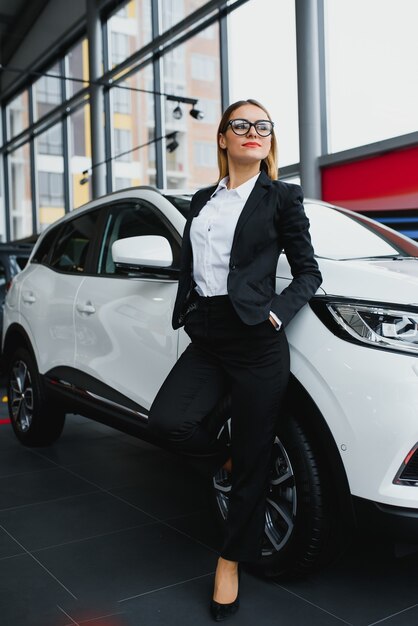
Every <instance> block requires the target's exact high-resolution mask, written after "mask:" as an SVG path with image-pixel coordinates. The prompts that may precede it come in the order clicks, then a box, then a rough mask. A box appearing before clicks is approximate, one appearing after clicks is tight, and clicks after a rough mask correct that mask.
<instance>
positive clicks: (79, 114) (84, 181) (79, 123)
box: [69, 104, 91, 209]
mask: <svg viewBox="0 0 418 626" xmlns="http://www.w3.org/2000/svg"><path fill="white" fill-rule="evenodd" d="M69 127H70V133H69V135H70V136H69V144H70V150H69V152H70V189H71V195H72V202H71V208H74V209H76V208H77V207H79V206H81V205H82V204H85V203H86V202H88V201H89V200H91V178H90V177H91V174H90V173H89V174H87V175H85V174H83V172H85V171H86V170H89V168H90V167H91V141H90V136H91V135H90V105H88V104H85V105H84V106H82V107H80V108H79V109H77V111H75V112H74V113H73V114H72V115H70V124H69Z"/></svg>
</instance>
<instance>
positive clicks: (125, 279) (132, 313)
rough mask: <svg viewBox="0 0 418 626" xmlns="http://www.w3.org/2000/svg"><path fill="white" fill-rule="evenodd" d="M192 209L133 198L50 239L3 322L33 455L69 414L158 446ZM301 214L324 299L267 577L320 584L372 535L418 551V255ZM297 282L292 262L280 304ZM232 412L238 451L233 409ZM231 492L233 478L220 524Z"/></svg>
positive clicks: (282, 268) (185, 201)
mask: <svg viewBox="0 0 418 626" xmlns="http://www.w3.org/2000/svg"><path fill="white" fill-rule="evenodd" d="M189 201H190V198H189V197H187V196H180V195H178V196H174V195H165V196H164V195H162V194H161V193H160V192H158V191H156V190H155V189H152V188H147V187H138V188H134V189H128V190H125V191H121V192H117V193H114V194H111V195H109V196H107V197H104V198H101V199H99V200H96V201H93V202H91V203H89V204H88V205H86V206H85V207H83V208H81V209H77V210H76V211H74V212H72V213H70V214H68V215H66V216H65V217H64V218H62V219H61V220H59V221H58V222H56V223H55V224H53V225H52V226H51V227H50V228H48V229H47V231H46V232H45V233H44V234H43V235H42V236H41V237H40V239H39V241H38V243H37V245H36V247H35V249H34V251H33V253H32V256H31V258H30V261H29V263H28V265H27V267H26V268H25V270H24V271H23V272H22V273H20V274H19V275H18V276H17V277H16V278H15V279H14V280H13V283H12V287H11V289H10V290H9V292H8V294H7V299H6V306H5V315H4V334H3V337H4V340H3V347H4V352H5V355H6V359H7V363H8V366H7V369H8V378H9V381H8V397H9V410H10V417H11V421H12V426H13V429H14V431H15V433H16V435H17V437H18V439H19V440H20V441H21V442H22V443H23V444H25V445H29V446H42V445H47V444H50V443H52V442H53V441H55V440H56V439H57V438H58V437H59V435H60V433H61V431H62V428H63V425H64V419H65V413H66V412H68V413H80V414H82V415H85V416H87V417H90V418H93V419H96V420H99V421H101V422H104V423H106V424H109V425H111V426H114V427H115V428H118V429H120V430H123V431H125V432H127V433H130V434H132V435H135V436H138V437H142V438H147V439H150V434H149V433H148V432H147V414H148V411H149V408H150V406H151V403H152V401H153V399H154V397H155V395H156V393H157V391H158V389H159V387H160V385H161V384H162V382H163V380H164V378H165V376H166V375H167V374H168V372H169V371H170V369H171V368H172V366H173V364H174V363H175V361H176V359H177V358H178V357H179V355H180V354H181V352H182V351H183V350H184V348H185V347H186V345H187V343H188V337H187V335H186V334H185V333H184V331H183V330H182V329H180V330H173V329H172V327H171V316H172V309H173V304H174V299H175V295H176V291H177V274H178V267H179V255H180V246H181V235H182V232H183V228H184V224H185V217H184V216H185V214H186V213H187V209H188V205H189ZM305 208H306V212H307V214H308V217H309V219H310V222H311V234H312V239H313V244H314V248H315V251H316V254H317V256H318V261H319V263H320V269H321V272H322V275H323V284H322V287H321V289H320V290H319V291H318V293H317V294H316V296H315V297H314V298H313V300H312V301H311V303H310V304H309V305H306V306H305V307H304V308H303V309H302V310H301V311H300V312H299V313H298V315H297V316H296V317H295V318H294V320H293V321H292V322H291V324H289V326H288V327H287V328H286V333H287V336H288V339H289V344H290V349H291V370H292V375H291V381H290V384H289V388H288V392H287V396H286V399H285V402H284V407H283V411H282V412H281V415H280V416H279V419H278V424H277V437H276V441H275V448H274V450H275V453H274V461H275V462H274V466H273V469H272V474H271V481H270V491H269V494H268V500H267V509H266V526H265V539H264V546H263V556H262V558H261V560H260V562H259V564H258V567H259V569H260V571H262V572H263V573H265V574H271V575H278V574H283V573H286V574H289V573H295V572H303V571H307V570H309V568H312V567H313V566H314V565H316V564H318V563H320V562H321V561H322V558H323V557H324V555H325V554H327V552H329V547H330V546H333V549H335V545H336V541H335V540H336V539H338V538H339V537H341V536H344V533H345V530H346V526H347V525H351V524H353V523H358V522H361V521H363V520H367V521H368V524H369V525H370V524H371V525H372V527H373V529H374V531H377V530H379V529H381V528H383V529H384V530H385V532H387V531H389V532H392V533H395V535H396V534H398V535H399V534H401V536H402V538H403V539H405V538H406V537H407V536H408V537H409V538H411V537H412V538H414V539H415V538H416V537H418V358H417V357H418V244H417V243H415V242H414V241H412V240H410V239H407V238H406V237H403V236H402V235H399V234H397V233H395V232H394V231H392V230H390V229H388V228H386V227H384V226H381V225H380V224H377V223H376V222H373V221H372V220H369V219H367V218H364V217H362V216H359V215H356V214H353V213H350V212H348V211H345V210H343V209H337V208H335V207H331V206H328V205H326V204H324V203H320V202H314V201H307V202H306V203H305ZM116 242H117V243H116ZM290 280H291V274H290V270H289V266H288V264H287V261H286V257H285V256H284V255H282V257H281V260H280V262H279V264H278V268H277V291H278V292H280V291H281V290H282V289H283V288H284V287H285V286H286V285H287V284H288V283H289V281H290ZM220 411H221V412H223V420H224V421H225V426H224V427H222V431H221V433H220V435H222V436H228V421H227V418H228V398H225V399H224V401H223V403H222V405H221V406H220ZM154 441H155V440H154ZM156 443H159V444H161V445H163V442H156ZM229 489H230V483H229V474H227V473H226V472H225V471H224V470H221V471H220V472H219V473H218V474H217V475H216V476H215V477H214V479H213V494H214V501H215V503H216V505H217V507H216V508H217V511H218V514H219V518H220V519H222V518H225V516H226V514H227V509H228V493H229Z"/></svg>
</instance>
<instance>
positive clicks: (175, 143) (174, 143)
mask: <svg viewBox="0 0 418 626" xmlns="http://www.w3.org/2000/svg"><path fill="white" fill-rule="evenodd" d="M178 147H179V143H178V141H176V140H175V139H173V141H172V142H171V143H169V144H167V150H168V152H174V150H176V148H178Z"/></svg>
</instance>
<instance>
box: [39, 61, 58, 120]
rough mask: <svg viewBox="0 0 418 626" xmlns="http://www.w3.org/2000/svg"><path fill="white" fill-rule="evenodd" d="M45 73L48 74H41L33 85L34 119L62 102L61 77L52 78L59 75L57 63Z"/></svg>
mask: <svg viewBox="0 0 418 626" xmlns="http://www.w3.org/2000/svg"><path fill="white" fill-rule="evenodd" d="M46 73H47V74H48V76H42V77H41V78H40V79H39V80H37V81H36V83H35V84H34V85H33V94H34V119H35V120H37V119H39V118H40V117H42V116H43V115H46V114H47V113H49V111H51V110H52V109H53V108H55V107H56V106H57V105H58V104H60V103H61V102H62V97H61V78H54V76H59V75H60V71H59V66H58V64H56V65H54V66H53V67H51V68H50V69H48V70H47V72H46Z"/></svg>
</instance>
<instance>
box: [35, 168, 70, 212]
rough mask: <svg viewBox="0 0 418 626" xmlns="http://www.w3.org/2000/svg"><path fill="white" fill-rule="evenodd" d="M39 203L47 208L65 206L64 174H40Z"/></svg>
mask: <svg viewBox="0 0 418 626" xmlns="http://www.w3.org/2000/svg"><path fill="white" fill-rule="evenodd" d="M38 180H39V203H40V204H41V205H42V206H46V207H61V206H63V205H64V181H63V176H62V174H58V173H56V172H39V179H38Z"/></svg>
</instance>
